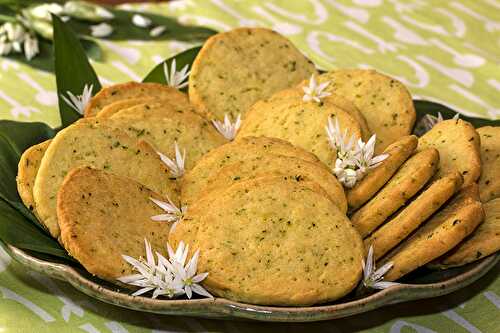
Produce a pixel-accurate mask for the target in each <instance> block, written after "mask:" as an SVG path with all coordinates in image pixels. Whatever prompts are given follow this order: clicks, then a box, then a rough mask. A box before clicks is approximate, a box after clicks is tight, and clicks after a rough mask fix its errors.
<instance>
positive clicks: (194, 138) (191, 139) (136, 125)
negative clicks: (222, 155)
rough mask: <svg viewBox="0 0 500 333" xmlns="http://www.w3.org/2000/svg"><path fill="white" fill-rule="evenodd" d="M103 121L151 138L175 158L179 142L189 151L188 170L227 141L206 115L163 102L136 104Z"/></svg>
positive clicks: (152, 143)
mask: <svg viewBox="0 0 500 333" xmlns="http://www.w3.org/2000/svg"><path fill="white" fill-rule="evenodd" d="M102 121H103V122H104V123H105V124H108V125H109V126H112V127H117V128H119V129H121V130H123V131H125V132H126V133H127V134H128V135H130V136H131V137H136V138H138V139H142V140H145V141H147V142H149V143H150V144H151V145H152V146H153V147H154V148H155V149H156V150H157V151H159V152H161V153H163V154H165V155H166V156H168V157H170V158H171V159H174V158H175V149H174V145H175V142H177V144H178V145H179V148H180V151H181V153H182V152H183V151H184V150H185V151H186V159H185V169H186V170H189V169H191V168H192V167H193V166H194V165H195V164H196V162H197V161H198V160H199V159H200V158H201V157H202V156H203V155H205V154H206V153H208V152H209V151H210V150H212V149H214V148H216V147H218V146H220V145H223V144H224V143H226V142H227V140H226V139H225V138H224V137H223V136H222V135H220V134H219V132H217V131H216V130H215V128H214V127H213V126H212V124H211V123H210V122H209V121H208V120H207V119H205V118H204V117H201V116H200V115H198V114H196V113H195V112H193V111H190V110H183V111H178V110H174V109H171V108H170V107H168V106H165V104H162V103H153V104H149V103H148V104H140V105H136V106H134V107H131V108H128V109H125V110H122V111H119V112H117V113H115V114H114V115H113V116H111V117H110V118H107V119H102Z"/></svg>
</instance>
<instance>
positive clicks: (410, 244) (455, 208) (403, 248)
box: [380, 184, 484, 281]
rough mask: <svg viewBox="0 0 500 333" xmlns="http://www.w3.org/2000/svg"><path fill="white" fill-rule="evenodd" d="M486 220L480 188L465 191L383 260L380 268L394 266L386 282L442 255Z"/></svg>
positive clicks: (475, 186) (475, 187)
mask: <svg viewBox="0 0 500 333" xmlns="http://www.w3.org/2000/svg"><path fill="white" fill-rule="evenodd" d="M483 218H484V211H483V207H482V204H481V202H480V201H479V190H478V189H477V185H476V184H473V185H470V186H468V187H465V188H462V190H461V191H460V192H459V193H458V194H457V195H456V197H455V198H454V199H453V200H452V201H451V202H450V203H449V204H447V205H446V207H445V208H444V209H443V210H441V211H440V212H438V213H437V214H436V215H434V216H433V217H432V218H431V219H430V220H429V221H427V222H426V223H425V224H424V225H423V226H422V227H420V228H419V229H418V230H417V231H416V232H415V233H414V234H413V235H412V236H411V237H410V238H408V239H407V240H405V241H404V242H403V243H401V244H400V245H399V246H398V247H396V248H395V249H394V250H393V251H391V252H390V253H389V254H388V255H387V256H385V257H384V258H383V259H382V261H381V262H380V265H383V264H385V263H387V262H392V263H393V265H394V266H393V267H392V269H391V270H389V272H387V274H386V275H385V276H384V280H387V281H395V280H397V279H399V278H400V277H402V276H404V275H406V274H408V273H410V272H412V271H414V270H415V269H417V268H419V267H421V266H423V265H425V264H427V263H428V262H430V261H432V260H434V259H436V258H438V257H440V256H442V255H443V254H445V253H446V252H448V251H449V250H451V249H452V248H454V247H455V246H456V245H457V244H458V243H460V242H461V241H462V240H463V239H464V238H465V237H467V236H468V235H469V234H470V233H472V232H473V231H474V229H476V227H477V226H478V225H479V224H480V223H481V221H482V220H483Z"/></svg>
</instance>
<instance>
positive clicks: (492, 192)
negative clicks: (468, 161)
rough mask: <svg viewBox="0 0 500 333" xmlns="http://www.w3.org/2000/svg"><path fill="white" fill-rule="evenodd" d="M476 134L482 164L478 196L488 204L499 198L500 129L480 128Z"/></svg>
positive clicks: (491, 127)
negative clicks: (479, 139)
mask: <svg viewBox="0 0 500 333" xmlns="http://www.w3.org/2000/svg"><path fill="white" fill-rule="evenodd" d="M477 133H478V134H479V136H480V138H481V163H482V168H481V169H482V172H481V177H480V178H479V182H478V183H479V195H480V196H481V201H482V202H488V201H490V200H491V199H495V198H500V127H498V126H497V127H494V126H485V127H481V128H478V129H477Z"/></svg>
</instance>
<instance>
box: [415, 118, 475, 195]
mask: <svg viewBox="0 0 500 333" xmlns="http://www.w3.org/2000/svg"><path fill="white" fill-rule="evenodd" d="M480 145H481V144H480V138H479V134H477V132H476V130H475V129H474V127H473V126H472V125H471V124H470V123H469V122H467V121H464V120H461V119H448V120H444V121H442V122H439V123H437V124H436V125H435V126H434V127H433V128H432V129H431V130H430V131H429V132H427V133H425V134H424V135H423V136H421V137H420V138H419V139H418V147H417V150H419V151H420V150H422V149H427V148H436V149H437V150H439V157H440V160H439V170H438V172H437V174H436V177H441V176H442V175H444V174H446V173H448V172H452V171H455V170H457V171H459V172H460V173H461V174H462V176H463V177H464V184H463V186H464V187H465V186H468V185H470V184H472V183H474V182H475V181H476V180H477V179H478V178H479V176H480V174H481V155H480Z"/></svg>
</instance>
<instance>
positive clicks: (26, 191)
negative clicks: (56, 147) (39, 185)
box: [16, 140, 51, 214]
mask: <svg viewBox="0 0 500 333" xmlns="http://www.w3.org/2000/svg"><path fill="white" fill-rule="evenodd" d="M50 142H51V140H46V141H44V142H41V143H39V144H36V145H34V146H31V147H30V148H28V149H26V150H25V151H24V153H23V154H22V155H21V159H20V160H19V164H18V166H17V177H16V182H17V192H18V193H19V196H20V197H21V200H22V201H23V203H24V205H25V206H26V207H28V209H29V210H30V211H32V212H33V213H35V214H36V210H35V201H34V200H33V186H34V185H35V178H36V175H37V173H38V168H39V167H40V162H41V161H42V157H43V155H44V154H45V151H46V150H47V148H48V147H49V145H50Z"/></svg>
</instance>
